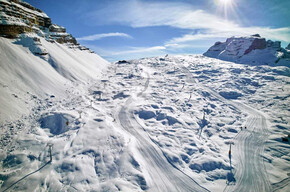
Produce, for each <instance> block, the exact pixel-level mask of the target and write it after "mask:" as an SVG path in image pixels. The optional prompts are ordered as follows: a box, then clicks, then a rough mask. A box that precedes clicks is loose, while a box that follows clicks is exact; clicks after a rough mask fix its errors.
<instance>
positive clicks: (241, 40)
mask: <svg viewBox="0 0 290 192" xmlns="http://www.w3.org/2000/svg"><path fill="white" fill-rule="evenodd" d="M203 55H205V56H208V57H213V58H218V59H221V60H225V61H233V62H236V63H248V64H266V65H290V52H289V49H287V48H286V49H284V48H282V47H281V42H280V41H272V40H266V39H265V38H262V37H261V36H260V35H259V34H254V35H251V36H246V37H237V36H234V37H231V38H228V39H227V40H226V41H225V42H216V43H215V44H214V45H213V46H212V47H210V48H209V49H208V51H207V52H205V53H204V54H203Z"/></svg>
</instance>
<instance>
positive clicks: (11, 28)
mask: <svg viewBox="0 0 290 192" xmlns="http://www.w3.org/2000/svg"><path fill="white" fill-rule="evenodd" d="M32 31H33V30H32V29H31V27H27V26H21V25H1V24H0V34H1V35H2V36H4V37H7V38H16V37H17V35H19V34H21V33H24V32H32Z"/></svg>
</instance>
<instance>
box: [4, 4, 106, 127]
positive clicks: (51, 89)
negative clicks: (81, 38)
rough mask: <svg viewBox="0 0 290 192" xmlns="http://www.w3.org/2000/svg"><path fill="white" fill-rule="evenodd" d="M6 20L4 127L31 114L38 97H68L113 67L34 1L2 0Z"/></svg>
mask: <svg viewBox="0 0 290 192" xmlns="http://www.w3.org/2000/svg"><path fill="white" fill-rule="evenodd" d="M0 17H1V20H0V36H2V37H0V44H1V45H0V58H1V60H0V94H1V98H0V122H1V123H3V122H4V121H9V120H15V119H17V118H20V117H21V116H22V115H28V114H29V112H30V111H31V108H32V107H33V106H34V104H35V103H37V102H38V99H44V98H48V97H57V98H61V97H66V90H67V89H72V88H73V86H74V84H79V83H84V84H86V83H89V81H91V80H95V79H97V78H100V76H101V71H102V70H103V69H105V68H106V67H107V66H108V62H107V61H105V60H104V59H102V58H101V57H99V56H98V55H96V54H94V53H93V52H92V51H91V50H89V49H88V48H85V47H84V46H81V45H79V44H78V43H77V42H76V40H75V38H74V37H73V36H72V35H70V34H68V33H66V29H65V28H64V27H60V26H58V25H56V24H52V23H51V19H50V18H49V17H48V16H47V15H46V14H45V13H44V12H42V11H41V10H39V9H36V8H34V7H33V6H31V5H29V4H28V3H25V2H23V1H19V0H13V1H8V0H0ZM4 37H8V38H9V39H8V38H4Z"/></svg>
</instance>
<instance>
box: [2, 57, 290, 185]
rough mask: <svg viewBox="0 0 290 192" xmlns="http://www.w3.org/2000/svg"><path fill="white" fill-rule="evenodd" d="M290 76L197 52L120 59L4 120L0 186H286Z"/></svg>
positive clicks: (276, 69) (278, 69) (283, 71)
mask: <svg viewBox="0 0 290 192" xmlns="http://www.w3.org/2000/svg"><path fill="white" fill-rule="evenodd" d="M289 81H290V80H289V68H288V67H285V66H280V67H269V66H251V65H244V64H243V65H241V64H235V63H230V62H223V61H220V60H217V59H212V58H208V57H204V56H200V55H195V56H174V57H173V56H167V57H156V58H147V59H141V60H133V61H130V62H127V63H124V62H123V63H120V64H119V63H114V64H112V65H111V66H109V68H108V69H107V72H106V75H104V76H103V77H102V78H101V79H99V80H94V81H93V82H92V83H91V84H88V85H84V84H79V85H76V86H75V88H74V89H68V90H67V92H68V94H67V96H66V97H63V98H49V97H48V98H47V99H46V100H41V99H40V100H39V101H40V102H39V104H38V105H37V106H35V108H34V109H33V110H32V111H31V113H30V115H29V116H28V117H27V118H23V119H20V120H18V121H11V122H9V123H6V124H4V125H2V127H1V128H2V130H6V132H5V134H4V135H3V137H2V138H1V141H2V142H1V149H2V151H3V153H1V173H0V175H1V177H0V178H1V181H2V186H1V188H2V189H4V190H5V189H8V190H7V191H9V190H11V191H289V187H290V186H289V166H288V165H289V158H288V157H289V151H288V149H289V143H287V142H282V139H281V137H283V136H285V135H286V134H289V126H288V124H289V120H290V119H289V117H288V115H287V114H288V106H289V97H288V96H289V89H290V88H289ZM20 99H22V97H20ZM4 138H6V139H4ZM230 145H231V156H229V150H230ZM50 146H52V147H50ZM50 151H51V152H50ZM50 153H51V155H50ZM31 173H32V174H31Z"/></svg>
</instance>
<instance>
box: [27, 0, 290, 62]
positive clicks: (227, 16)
mask: <svg viewBox="0 0 290 192" xmlns="http://www.w3.org/2000/svg"><path fill="white" fill-rule="evenodd" d="M26 2H28V3H30V4H32V5H33V6H35V7H37V8H40V9H41V10H43V11H44V12H45V13H47V15H48V16H49V17H51V19H52V21H53V23H56V24H59V25H62V26H64V27H66V28H67V31H68V32H69V33H71V34H72V35H73V36H75V37H76V38H77V39H78V41H79V42H80V43H81V44H83V45H86V46H87V47H90V48H91V49H93V50H95V51H96V53H98V54H99V55H101V56H102V57H104V58H105V59H107V60H109V61H115V60H121V59H133V58H141V57H150V56H158V55H165V54H196V53H203V52H205V51H206V50H207V49H208V48H209V47H210V46H211V45H212V44H213V43H214V42H216V41H224V40H225V39H226V38H227V37H230V36H233V35H236V36H241V35H251V34H256V33H259V34H261V36H263V37H266V38H267V39H272V40H280V41H282V45H283V46H286V45H287V43H289V42H290V22H289V18H290V11H289V7H290V1H289V0H61V1H58V0H41V1H40V0H26Z"/></svg>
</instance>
